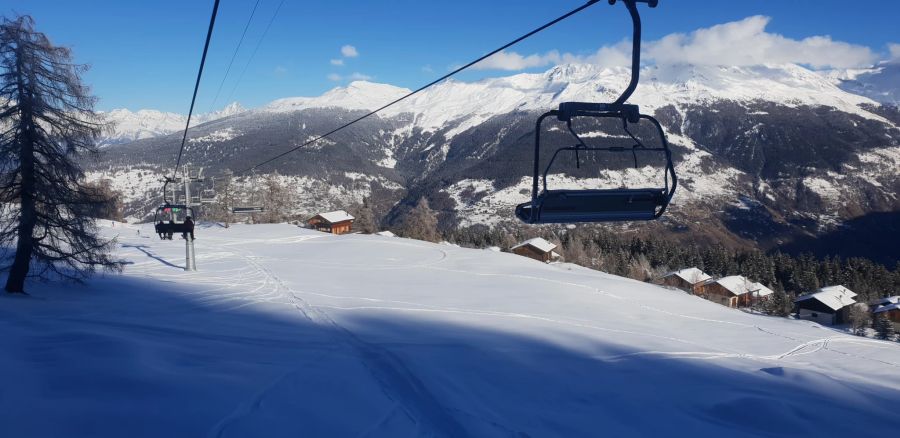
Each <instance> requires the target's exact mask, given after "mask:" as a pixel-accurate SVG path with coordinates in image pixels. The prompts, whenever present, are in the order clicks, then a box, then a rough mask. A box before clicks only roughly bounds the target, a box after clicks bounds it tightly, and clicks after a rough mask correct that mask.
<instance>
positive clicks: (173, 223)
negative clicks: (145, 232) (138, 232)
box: [153, 202, 196, 240]
mask: <svg viewBox="0 0 900 438" xmlns="http://www.w3.org/2000/svg"><path fill="white" fill-rule="evenodd" d="M187 217H191V218H193V219H194V220H196V216H195V215H194V209H193V208H191V207H190V206H187V205H184V204H169V203H168V202H166V203H165V204H163V205H160V206H159V207H157V208H156V213H154V215H153V223H154V225H155V229H156V234H159V235H160V238H161V239H163V240H166V239H168V240H172V236H173V235H174V234H176V233H188V232H190V231H191V230H190V226H189V225H188V224H185V223H184V220H185V219H186V218H187Z"/></svg>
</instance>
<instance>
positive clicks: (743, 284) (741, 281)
mask: <svg viewBox="0 0 900 438" xmlns="http://www.w3.org/2000/svg"><path fill="white" fill-rule="evenodd" d="M707 283H718V284H720V285H722V287H724V288H725V289H726V290H727V291H729V292H731V293H733V294H735V295H743V294H745V293H747V292H750V291H753V290H755V289H754V288H753V282H751V281H750V280H748V279H747V278H745V277H744V276H743V275H731V276H728V277H722V278H719V279H716V280H714V281H711V282H710V281H707Z"/></svg>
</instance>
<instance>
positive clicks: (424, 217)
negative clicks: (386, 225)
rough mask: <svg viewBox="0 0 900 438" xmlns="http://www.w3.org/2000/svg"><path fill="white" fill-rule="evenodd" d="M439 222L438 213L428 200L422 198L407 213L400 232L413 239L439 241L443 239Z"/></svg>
mask: <svg viewBox="0 0 900 438" xmlns="http://www.w3.org/2000/svg"><path fill="white" fill-rule="evenodd" d="M437 224H438V220H437V215H436V214H435V213H434V211H433V210H432V209H431V207H429V206H428V200H427V199H425V198H420V199H419V202H418V203H417V204H416V206H415V207H414V208H413V209H411V210H409V212H408V213H407V214H406V217H405V218H404V220H403V224H402V225H401V227H400V233H401V234H402V235H403V236H405V237H409V238H411V239H418V240H425V241H428V242H437V241H438V240H440V239H441V236H440V233H438V229H437Z"/></svg>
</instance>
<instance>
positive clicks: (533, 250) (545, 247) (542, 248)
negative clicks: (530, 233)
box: [511, 237, 559, 263]
mask: <svg viewBox="0 0 900 438" xmlns="http://www.w3.org/2000/svg"><path fill="white" fill-rule="evenodd" d="M555 249H556V245H554V244H552V243H550V242H548V241H546V240H544V239H542V238H540V237H535V238H534V239H528V240H526V241H524V242H522V243H520V244H518V245H516V246H514V247H512V248H511V251H512V252H513V253H515V254H518V255H520V256H525V257H529V258H532V259H535V260H540V261H542V262H544V263H549V262H551V261H553V260H554V259H557V258H559V254H557V253H556V251H554V250H555Z"/></svg>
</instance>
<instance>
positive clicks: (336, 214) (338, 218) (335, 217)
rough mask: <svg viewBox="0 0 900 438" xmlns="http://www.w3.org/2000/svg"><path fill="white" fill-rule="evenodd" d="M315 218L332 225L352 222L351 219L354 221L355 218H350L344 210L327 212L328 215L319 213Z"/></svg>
mask: <svg viewBox="0 0 900 438" xmlns="http://www.w3.org/2000/svg"><path fill="white" fill-rule="evenodd" d="M316 216H318V217H320V218H322V219H325V220H326V221H328V222H330V223H333V224H334V223H337V222H343V221H352V220H353V219H356V218H355V217H353V216H351V215H350V213H347V212H346V211H344V210H335V211H329V212H328V213H319V214H317V215H316Z"/></svg>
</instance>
